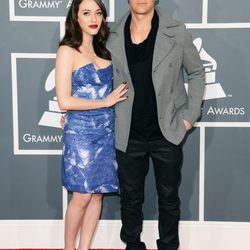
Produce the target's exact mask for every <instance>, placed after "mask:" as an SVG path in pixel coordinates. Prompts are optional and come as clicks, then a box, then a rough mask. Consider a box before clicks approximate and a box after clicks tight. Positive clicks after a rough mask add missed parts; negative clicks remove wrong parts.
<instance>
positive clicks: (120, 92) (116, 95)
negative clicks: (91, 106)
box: [104, 82, 128, 107]
mask: <svg viewBox="0 0 250 250" xmlns="http://www.w3.org/2000/svg"><path fill="white" fill-rule="evenodd" d="M127 91H128V86H127V85H126V82H124V83H122V84H120V86H118V87H117V88H116V89H114V90H113V91H112V92H111V93H110V94H109V95H108V96H107V97H106V98H105V99H104V103H105V104H104V105H105V107H111V106H113V105H115V104H116V103H117V102H121V101H124V100H126V99H127V98H128V97H127V96H124V94H126V93H127Z"/></svg>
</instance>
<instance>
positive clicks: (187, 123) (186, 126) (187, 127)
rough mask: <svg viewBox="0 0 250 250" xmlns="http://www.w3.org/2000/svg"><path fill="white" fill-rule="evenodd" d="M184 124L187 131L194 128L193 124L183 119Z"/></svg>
mask: <svg viewBox="0 0 250 250" xmlns="http://www.w3.org/2000/svg"><path fill="white" fill-rule="evenodd" d="M183 123H184V126H185V128H186V130H187V131H188V130H190V129H191V128H192V127H193V125H192V124H191V123H189V122H188V121H186V120H184V119H183Z"/></svg>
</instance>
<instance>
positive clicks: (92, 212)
mask: <svg viewBox="0 0 250 250" xmlns="http://www.w3.org/2000/svg"><path fill="white" fill-rule="evenodd" d="M101 208H102V195H101V194H93V195H92V197H91V200H90V202H89V204H88V207H87V209H86V212H85V214H84V216H83V220H82V225H81V232H80V241H79V247H78V250H89V247H90V243H91V241H92V238H93V235H94V232H95V229H96V225H97V223H98V221H99V218H100V213H101Z"/></svg>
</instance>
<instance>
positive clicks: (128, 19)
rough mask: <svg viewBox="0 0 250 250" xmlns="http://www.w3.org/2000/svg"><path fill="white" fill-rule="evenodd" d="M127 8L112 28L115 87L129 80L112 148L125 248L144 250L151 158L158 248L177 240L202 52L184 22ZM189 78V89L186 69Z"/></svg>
mask: <svg viewBox="0 0 250 250" xmlns="http://www.w3.org/2000/svg"><path fill="white" fill-rule="evenodd" d="M129 4H130V10H131V11H130V14H127V15H126V16H125V17H123V18H122V19H121V20H120V22H119V23H118V24H117V25H116V27H115V28H114V29H113V31H112V32H111V35H110V38H109V41H108V44H107V46H108V48H109V50H110V51H111V52H112V61H113V72H114V87H116V86H118V85H119V84H120V83H121V82H124V81H126V82H127V86H128V87H129V90H128V99H127V100H126V101H125V102H122V103H119V104H117V105H116V124H115V125H116V126H115V129H116V131H115V132H116V148H117V161H118V174H119V180H120V185H121V218H122V229H121V239H122V240H123V241H124V242H125V243H126V244H127V246H126V249H127V250H135V249H142V250H144V249H146V246H145V244H144V243H143V242H142V241H141V239H140V234H141V231H142V222H143V213H142V205H143V202H144V182H145V177H146V175H147V172H148V168H149V157H151V158H152V161H153V167H154V174H155V179H156V187H157V194H158V205H159V239H158V240H157V246H158V249H160V250H176V249H177V248H178V246H179V238H178V222H179V219H180V201H179V196H178V189H179V184H180V175H181V162H182V148H181V145H180V144H181V142H182V140H183V138H184V136H185V134H186V131H188V130H190V129H191V128H192V126H193V124H194V123H195V121H196V120H197V118H198V117H199V115H200V107H201V102H202V96H203V91H204V86H205V80H204V69H203V65H202V62H201V60H200V58H199V54H198V52H197V50H196V48H195V46H194V45H193V42H192V38H191V35H190V33H189V32H188V31H187V30H186V28H185V26H184V25H183V24H181V23H179V22H177V21H175V20H173V19H172V18H171V17H169V16H168V15H166V13H165V12H164V11H162V10H161V9H158V8H155V1H154V0H130V1H129ZM184 70H185V71H186V73H187V76H188V83H189V88H188V95H187V94H186V91H185V88H184V80H183V79H184V77H183V71H184Z"/></svg>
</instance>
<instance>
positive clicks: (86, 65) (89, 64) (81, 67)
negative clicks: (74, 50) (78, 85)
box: [72, 63, 112, 74]
mask: <svg viewBox="0 0 250 250" xmlns="http://www.w3.org/2000/svg"><path fill="white" fill-rule="evenodd" d="M89 66H91V67H92V68H93V70H94V71H95V72H98V71H101V70H105V69H108V68H109V67H111V66H112V63H110V64H109V65H108V66H106V67H103V68H99V69H97V68H96V67H95V65H94V64H93V63H87V64H85V65H83V66H80V67H79V68H76V69H74V70H73V71H72V74H73V73H75V72H77V71H79V70H81V69H84V68H87V67H89Z"/></svg>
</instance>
